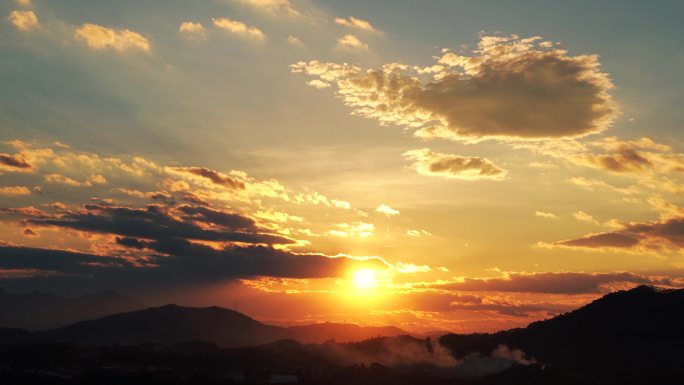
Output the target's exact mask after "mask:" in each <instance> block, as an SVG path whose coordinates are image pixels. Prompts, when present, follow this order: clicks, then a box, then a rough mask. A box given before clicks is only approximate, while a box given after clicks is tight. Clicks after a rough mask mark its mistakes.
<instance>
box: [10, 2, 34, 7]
mask: <svg viewBox="0 0 684 385" xmlns="http://www.w3.org/2000/svg"><path fill="white" fill-rule="evenodd" d="M14 2H15V3H17V4H19V5H21V6H23V7H30V6H31V5H33V1H32V0H14Z"/></svg>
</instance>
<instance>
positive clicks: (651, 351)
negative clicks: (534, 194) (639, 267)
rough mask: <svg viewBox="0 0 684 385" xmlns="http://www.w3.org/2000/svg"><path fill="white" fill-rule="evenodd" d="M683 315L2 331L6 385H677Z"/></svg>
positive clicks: (636, 312) (619, 296) (157, 311)
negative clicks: (489, 330) (466, 325)
mask: <svg viewBox="0 0 684 385" xmlns="http://www.w3.org/2000/svg"><path fill="white" fill-rule="evenodd" d="M683 316H684V290H664V289H659V288H654V287H648V286H642V287H638V288H635V289H632V290H627V291H620V292H616V293H612V294H609V295H606V296H604V297H603V298H600V299H598V300H596V301H594V302H592V303H590V304H588V305H586V306H584V307H582V308H580V309H577V310H575V311H572V312H569V313H566V314H562V315H559V316H557V317H554V318H552V319H548V320H544V321H539V322H534V323H532V324H530V325H529V326H528V327H526V328H521V329H513V330H508V331H502V332H498V333H493V334H469V335H457V334H448V335H445V336H442V337H441V338H439V340H434V339H431V338H425V339H421V338H416V337H411V336H393V337H378V338H372V339H368V340H365V341H361V342H354V343H340V342H333V341H327V342H325V343H323V344H302V343H300V342H297V341H294V340H292V339H290V338H292V336H293V335H295V334H300V335H303V336H304V337H300V338H302V339H303V338H310V339H316V338H323V337H324V336H325V335H326V333H330V334H335V333H338V332H340V331H342V330H352V331H354V330H355V329H356V328H355V327H349V326H348V325H335V324H322V325H312V326H308V327H297V328H292V329H289V328H282V327H276V326H268V325H264V324H261V323H259V322H257V321H255V320H253V319H251V318H249V317H247V316H245V315H242V314H240V313H236V312H233V311H231V310H227V309H221V308H216V307H213V308H185V307H180V306H175V305H168V306H163V307H159V308H152V309H146V310H141V311H135V312H130V313H124V314H118V315H113V316H107V317H103V318H101V319H98V320H93V321H86V322H80V323H77V324H74V325H71V326H68V327H64V328H60V329H55V330H51V331H46V332H41V333H34V334H29V333H27V332H25V331H22V330H16V329H0V342H2V339H3V338H7V339H8V340H9V341H5V342H7V343H5V344H2V343H0V383H2V381H3V379H6V380H8V381H6V382H8V383H44V384H52V383H56V384H57V383H58V384H63V383H84V384H85V383H132V384H136V383H140V384H143V383H144V384H150V383H164V384H181V383H183V384H186V383H187V384H191V383H212V384H213V383H216V384H219V383H220V384H225V383H252V384H266V383H272V380H273V379H274V378H276V379H278V378H290V377H292V376H295V377H296V378H298V379H299V381H300V383H308V384H311V385H313V384H321V385H322V384H331V383H334V384H340V385H342V384H379V383H382V384H388V385H389V384H397V385H398V384H461V385H467V384H470V385H504V384H506V385H517V384H521V385H522V384H525V385H535V384H539V385H541V384H544V385H548V384H554V385H566V384H574V385H580V384H583V385H584V384H588V385H594V384H595V385H599V384H600V385H612V384H615V385H617V384H619V385H637V384H639V385H641V384H643V385H646V384H648V385H650V384H658V385H675V384H677V385H680V384H683V383H684V366H682V365H681V357H682V354H681V352H682V351H683V350H682V349H683V348H684V332H683V331H682V327H681V326H680V323H681V320H682V319H683ZM378 330H387V331H391V332H394V331H396V330H394V329H392V328H388V329H373V331H378ZM307 333H310V335H308V336H307ZM358 335H363V333H361V332H359V334H358ZM281 338H286V339H281ZM276 340H277V341H276ZM50 341H54V342H50ZM59 341H66V342H78V343H77V344H72V343H66V344H65V343H63V342H59ZM200 341H204V342H200ZM273 341H275V342H273ZM22 342H31V343H29V344H22ZM144 342H156V344H146V343H144ZM255 344H261V345H258V346H247V345H255ZM93 345H107V346H93ZM502 345H505V346H502ZM231 346H233V347H231ZM516 349H519V350H521V351H522V352H521V351H518V350H516ZM3 373H4V374H3ZM3 375H4V376H5V377H3ZM274 375H275V377H273V376H274ZM279 376H280V377H279ZM288 376H290V377H288ZM65 378H69V379H73V381H71V380H70V381H66V382H65Z"/></svg>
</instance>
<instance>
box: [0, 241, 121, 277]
mask: <svg viewBox="0 0 684 385" xmlns="http://www.w3.org/2000/svg"><path fill="white" fill-rule="evenodd" d="M131 266H133V265H132V263H131V262H130V261H128V260H126V259H125V258H116V257H109V256H103V255H96V254H90V253H79V252H75V251H69V250H60V249H49V248H33V247H25V246H12V245H3V244H0V269H38V270H40V271H48V272H53V273H61V274H87V273H91V272H93V271H94V270H98V269H102V268H105V267H108V268H117V267H119V268H121V267H131Z"/></svg>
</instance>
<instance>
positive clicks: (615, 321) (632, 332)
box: [440, 286, 684, 384]
mask: <svg viewBox="0 0 684 385" xmlns="http://www.w3.org/2000/svg"><path fill="white" fill-rule="evenodd" d="M683 320H684V289H676V290H675V289H662V288H657V287H652V286H639V287H636V288H634V289H631V290H624V291H618V292H615V293H611V294H607V295H605V296H604V297H602V298H599V299H597V300H595V301H594V302H592V303H590V304H588V305H586V306H583V307H581V308H579V309H577V310H574V311H571V312H569V313H565V314H562V315H559V316H556V317H554V318H551V319H548V320H544V321H538V322H533V323H531V324H530V325H529V326H528V327H526V328H522V329H513V330H508V331H502V332H498V333H494V334H470V335H458V334H449V335H446V336H443V337H442V338H440V343H441V344H442V345H443V346H445V347H447V348H448V349H449V350H450V351H451V353H452V354H453V355H454V356H455V357H457V358H460V357H464V356H466V355H467V354H471V353H473V352H477V353H480V354H489V353H491V352H492V351H493V350H494V349H496V348H497V347H498V346H499V345H507V346H508V347H509V348H511V349H520V350H522V351H523V352H524V353H525V354H527V356H528V357H533V358H534V359H535V360H537V361H538V362H542V363H545V364H548V365H552V366H553V367H555V368H557V369H561V370H565V371H568V372H571V373H580V374H587V375H589V374H590V375H591V378H594V379H597V380H599V379H600V381H598V382H597V383H601V381H604V383H614V382H615V379H616V378H618V377H619V378H621V381H622V383H624V384H629V383H648V381H646V380H645V379H644V378H643V376H644V375H653V374H654V373H660V374H661V375H662V376H664V377H659V379H658V380H653V379H651V380H653V381H655V382H652V383H661V384H664V383H669V382H667V381H666V380H665V379H670V378H679V380H681V382H679V383H684V369H682V367H681V357H682V353H681V352H682V351H683V349H684V327H682V322H683ZM607 368H611V369H610V370H607ZM644 381H646V382H644ZM619 382H620V381H618V383H619ZM587 383H594V382H587Z"/></svg>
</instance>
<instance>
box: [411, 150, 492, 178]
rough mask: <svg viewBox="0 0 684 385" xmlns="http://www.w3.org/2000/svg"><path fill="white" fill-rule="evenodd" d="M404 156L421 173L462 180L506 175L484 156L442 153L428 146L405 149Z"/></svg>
mask: <svg viewBox="0 0 684 385" xmlns="http://www.w3.org/2000/svg"><path fill="white" fill-rule="evenodd" d="M404 157H406V158H407V159H410V160H413V161H414V162H413V164H412V167H413V168H414V169H415V170H416V171H417V172H418V173H419V174H422V175H430V176H443V177H445V178H453V179H464V180H478V179H492V180H501V179H504V178H505V177H506V170H504V169H502V168H500V167H499V166H497V165H495V164H494V163H492V162H491V161H490V160H489V159H486V158H479V157H471V156H460V155H451V154H442V153H439V152H433V151H432V150H430V149H428V148H422V149H419V150H411V151H407V152H405V153H404Z"/></svg>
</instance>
